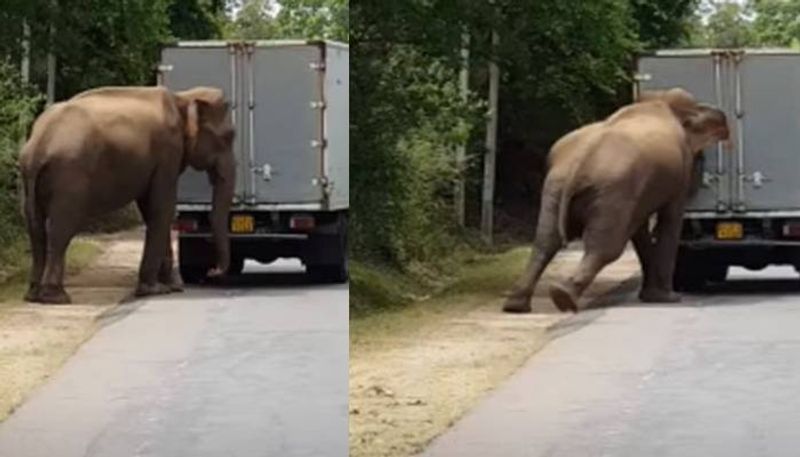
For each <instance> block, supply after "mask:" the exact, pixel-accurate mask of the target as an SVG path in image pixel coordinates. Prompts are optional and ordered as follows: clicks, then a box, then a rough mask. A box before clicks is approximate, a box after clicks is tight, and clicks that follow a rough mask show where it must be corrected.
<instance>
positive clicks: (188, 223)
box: [172, 219, 198, 233]
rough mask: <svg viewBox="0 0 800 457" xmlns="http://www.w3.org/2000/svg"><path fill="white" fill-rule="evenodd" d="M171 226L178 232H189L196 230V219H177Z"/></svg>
mask: <svg viewBox="0 0 800 457" xmlns="http://www.w3.org/2000/svg"><path fill="white" fill-rule="evenodd" d="M172 227H173V228H174V229H175V230H177V231H178V232H179V233H191V232H196V231H197V227H198V224H197V221H196V220H194V219H178V220H177V221H175V223H174V224H172Z"/></svg>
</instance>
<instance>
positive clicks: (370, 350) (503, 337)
mask: <svg viewBox="0 0 800 457" xmlns="http://www.w3.org/2000/svg"><path fill="white" fill-rule="evenodd" d="M580 255H581V252H579V251H567V252H565V253H563V254H562V255H560V256H559V257H557V259H556V261H555V262H554V263H553V264H552V266H551V268H550V269H549V271H548V273H547V274H546V275H545V278H544V279H543V284H544V283H546V282H547V281H548V279H549V278H552V277H553V276H554V275H559V274H561V272H562V271H564V270H565V269H567V270H570V269H572V268H573V267H574V265H575V264H576V263H577V261H578V260H579V258H580ZM637 269H638V264H637V263H636V259H635V256H634V255H633V254H632V253H626V255H625V256H624V257H623V258H622V259H620V260H619V261H618V262H617V263H615V264H613V265H610V266H609V267H607V269H606V270H605V271H604V272H603V274H602V275H601V277H600V278H598V280H597V281H596V282H595V284H594V286H593V287H592V288H591V290H590V291H589V292H588V294H587V296H588V300H587V302H586V304H585V305H586V306H602V302H603V301H604V298H605V297H607V296H608V294H607V293H608V292H610V291H611V290H614V289H619V288H620V287H621V286H622V287H632V286H635V275H636V272H637ZM632 281H633V284H631V282H632ZM538 290H540V291H546V287H539V288H538ZM537 295H538V296H537V297H535V298H534V303H533V305H534V313H532V314H528V315H508V314H504V313H502V312H500V304H501V298H499V297H497V296H496V294H492V295H485V294H480V293H477V294H468V295H457V296H452V297H445V298H443V299H437V300H440V301H441V300H444V301H446V302H449V303H444V304H441V303H437V304H435V305H434V308H437V309H445V310H447V311H443V312H442V313H444V316H442V315H441V313H440V312H437V313H436V314H437V315H431V316H433V318H428V319H424V320H425V321H426V322H422V320H423V319H418V318H416V317H409V316H404V315H403V313H402V312H401V313H397V314H395V315H392V316H388V317H385V318H377V319H375V322H374V325H371V324H366V325H365V324H364V323H360V325H358V328H359V329H360V330H358V331H357V332H356V333H355V334H354V333H353V326H351V345H350V455H351V456H354V457H366V456H370V457H373V456H392V457H396V456H409V455H413V454H416V453H418V452H420V451H421V450H422V449H423V448H424V446H425V445H426V444H427V443H428V442H430V440H432V439H433V438H434V437H436V436H437V435H438V434H440V433H441V432H443V431H444V430H445V429H447V428H448V427H449V426H450V425H452V424H453V423H454V421H456V420H457V419H458V418H459V417H461V416H462V415H463V414H464V413H465V412H466V411H468V410H469V409H470V407H472V406H473V405H474V404H475V403H476V402H477V401H478V400H479V399H480V398H481V397H482V396H484V395H485V394H486V393H487V392H488V391H490V390H491V389H492V388H494V387H495V386H497V385H498V384H499V383H501V382H502V381H503V380H504V379H506V378H508V377H509V376H510V375H511V374H512V373H513V372H514V371H515V370H516V369H517V368H518V367H519V366H521V365H522V364H523V363H524V362H525V360H527V359H528V358H529V357H530V356H531V355H532V354H533V353H535V352H536V351H537V350H539V349H540V348H541V347H542V346H543V345H545V344H546V343H547V341H548V338H550V337H551V333H550V332H548V329H549V328H551V327H552V326H553V325H554V324H556V323H558V322H560V321H562V320H564V319H567V318H568V315H565V314H559V313H558V312H557V311H556V310H555V308H554V307H553V305H552V304H551V303H550V301H549V299H548V298H547V297H545V296H543V295H542V293H541V292H540V293H539V294H537ZM425 306H429V305H426V303H425V302H423V303H420V304H417V305H415V306H412V307H410V308H409V311H408V312H407V313H406V314H411V315H419V313H420V309H415V307H417V308H419V307H425ZM459 310H460V311H461V312H459ZM387 319H388V320H390V321H391V320H395V321H402V320H404V319H406V320H408V321H409V322H406V323H401V324H399V325H393V324H394V323H393V322H386V321H387ZM364 327H367V328H366V329H364ZM369 327H372V330H371V329H370V328H369Z"/></svg>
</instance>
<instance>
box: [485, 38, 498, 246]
mask: <svg viewBox="0 0 800 457" xmlns="http://www.w3.org/2000/svg"><path fill="white" fill-rule="evenodd" d="M499 45H500V36H499V35H498V34H497V31H492V50H493V52H492V55H493V57H492V60H491V61H490V62H489V118H488V120H487V121H486V152H485V154H484V161H483V198H482V203H483V204H482V205H481V233H482V234H483V238H484V239H485V240H486V241H487V242H488V243H489V244H492V242H493V234H494V187H495V168H496V167H495V161H496V157H497V117H498V112H497V109H498V93H499V88H500V68H499V67H498V66H497V61H496V59H497V57H496V56H497V49H498V48H499Z"/></svg>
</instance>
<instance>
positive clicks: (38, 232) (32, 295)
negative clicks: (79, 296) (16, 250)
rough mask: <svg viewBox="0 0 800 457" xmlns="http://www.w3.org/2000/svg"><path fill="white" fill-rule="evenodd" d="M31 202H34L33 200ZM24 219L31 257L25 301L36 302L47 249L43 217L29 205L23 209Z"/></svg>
mask: <svg viewBox="0 0 800 457" xmlns="http://www.w3.org/2000/svg"><path fill="white" fill-rule="evenodd" d="M26 198H29V197H26ZM32 203H33V204H35V202H32ZM25 221H26V227H27V229H28V239H29V241H30V245H31V256H32V257H33V262H32V263H31V270H30V276H29V281H28V282H29V286H28V292H27V293H26V294H25V301H28V302H38V301H39V294H40V292H41V290H40V289H41V284H42V275H43V274H44V267H45V260H46V257H45V254H46V251H47V232H46V230H45V219H44V216H43V215H42V212H41V211H36V210H35V209H34V208H32V207H30V206H29V207H28V208H26V210H25Z"/></svg>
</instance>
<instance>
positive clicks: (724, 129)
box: [640, 88, 730, 154]
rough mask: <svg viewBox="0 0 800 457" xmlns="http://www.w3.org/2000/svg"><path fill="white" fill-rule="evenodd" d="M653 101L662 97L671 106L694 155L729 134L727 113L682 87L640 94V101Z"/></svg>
mask: <svg viewBox="0 0 800 457" xmlns="http://www.w3.org/2000/svg"><path fill="white" fill-rule="evenodd" d="M651 100H661V101H663V102H665V103H666V104H667V105H668V106H669V107H670V109H671V110H672V113H673V114H674V115H675V117H677V118H678V121H679V122H680V124H681V126H683V129H684V131H685V132H686V146H687V148H688V149H689V150H690V151H692V152H694V153H695V154H699V153H700V152H702V151H703V149H705V148H707V147H709V146H711V145H712V144H714V143H716V142H718V141H727V140H728V139H729V137H730V131H729V129H728V119H727V116H725V113H724V112H723V111H722V110H720V109H719V108H716V107H714V106H711V105H707V104H705V103H699V102H698V101H697V100H696V99H695V98H694V96H692V94H690V93H689V92H687V91H685V90H683V89H680V88H675V89H669V90H664V91H653V92H645V93H643V94H642V95H641V97H640V101H651Z"/></svg>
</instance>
